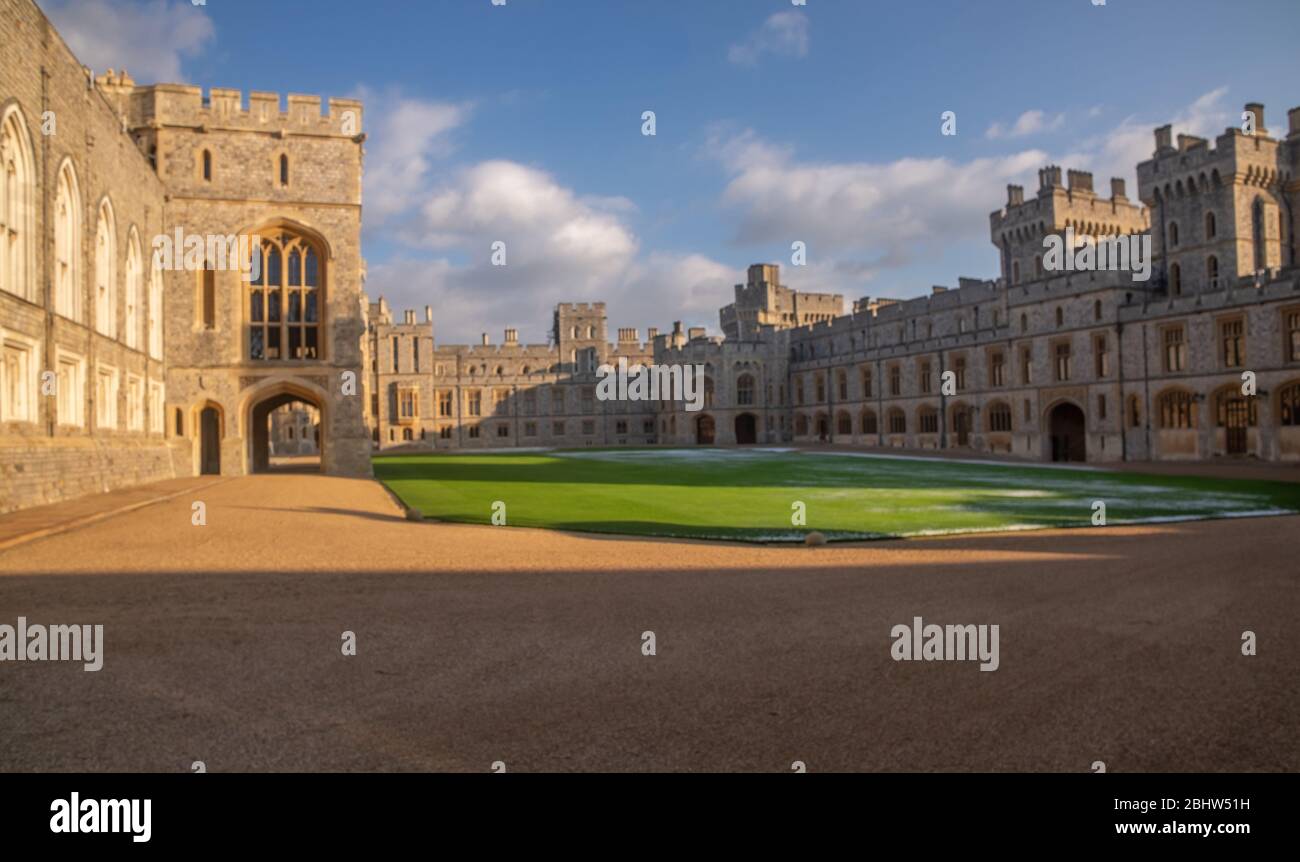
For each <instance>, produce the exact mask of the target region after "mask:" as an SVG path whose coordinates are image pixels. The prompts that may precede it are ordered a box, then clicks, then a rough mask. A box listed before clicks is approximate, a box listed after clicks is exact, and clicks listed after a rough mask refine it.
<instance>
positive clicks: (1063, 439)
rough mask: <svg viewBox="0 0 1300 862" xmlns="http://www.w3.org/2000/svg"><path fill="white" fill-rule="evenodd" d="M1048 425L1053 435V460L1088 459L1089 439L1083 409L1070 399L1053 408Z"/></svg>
mask: <svg viewBox="0 0 1300 862" xmlns="http://www.w3.org/2000/svg"><path fill="white" fill-rule="evenodd" d="M1048 427H1049V428H1050V429H1051V436H1052V460H1053V461H1086V460H1088V448H1087V447H1088V440H1087V435H1086V433H1085V420H1084V417H1083V411H1082V410H1081V409H1079V407H1078V405H1076V404H1071V403H1070V402H1068V401H1065V402H1062V403H1060V404H1058V405H1056V406H1055V407H1053V408H1052V412H1051V414H1050V415H1049V420H1048Z"/></svg>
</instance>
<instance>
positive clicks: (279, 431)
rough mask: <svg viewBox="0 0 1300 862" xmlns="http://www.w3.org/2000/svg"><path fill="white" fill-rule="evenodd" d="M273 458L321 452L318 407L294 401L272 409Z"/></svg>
mask: <svg viewBox="0 0 1300 862" xmlns="http://www.w3.org/2000/svg"><path fill="white" fill-rule="evenodd" d="M270 418H271V442H270V456H271V457H272V458H280V457H295V456H312V455H319V454H320V411H319V410H317V409H316V408H315V407H312V406H311V405H310V404H304V403H302V402H301V401H294V402H291V403H289V404H282V405H280V406H279V407H277V408H275V409H274V410H272V411H271V416H270Z"/></svg>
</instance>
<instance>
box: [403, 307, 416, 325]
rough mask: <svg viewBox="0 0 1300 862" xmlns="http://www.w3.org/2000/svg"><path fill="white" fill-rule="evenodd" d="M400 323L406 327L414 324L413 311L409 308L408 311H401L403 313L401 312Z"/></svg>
mask: <svg viewBox="0 0 1300 862" xmlns="http://www.w3.org/2000/svg"><path fill="white" fill-rule="evenodd" d="M402 321H403V322H404V323H405V324H406V325H407V326H410V325H411V324H412V323H415V311H414V310H413V309H410V308H408V309H406V310H405V311H403V312H402Z"/></svg>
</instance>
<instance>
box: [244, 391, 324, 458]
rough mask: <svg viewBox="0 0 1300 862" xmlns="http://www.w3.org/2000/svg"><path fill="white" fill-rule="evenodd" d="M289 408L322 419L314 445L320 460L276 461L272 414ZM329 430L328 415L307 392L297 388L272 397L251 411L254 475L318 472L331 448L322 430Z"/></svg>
mask: <svg viewBox="0 0 1300 862" xmlns="http://www.w3.org/2000/svg"><path fill="white" fill-rule="evenodd" d="M286 405H293V406H294V409H295V410H298V409H307V410H310V411H312V412H314V413H315V415H316V416H317V417H320V418H319V420H318V421H317V423H316V425H315V427H314V428H313V429H312V431H311V434H312V442H313V443H314V444H315V445H314V448H315V450H316V452H317V455H316V457H314V458H313V457H307V458H291V459H283V458H279V459H273V458H272V446H271V425H272V422H271V414H272V413H273V412H275V411H276V410H277V409H279V408H281V407H284V406H286ZM324 426H325V422H324V414H323V411H322V410H321V405H320V402H319V400H317V399H316V398H315V397H313V396H311V395H309V394H308V393H306V392H305V391H303V390H300V389H297V388H294V389H290V390H284V391H279V392H276V393H274V394H272V395H268V396H267V397H265V398H263V399H262V400H261V401H258V402H257V403H255V404H254V405H253V406H252V407H251V408H249V415H248V429H249V445H250V446H251V451H250V452H249V466H250V469H251V472H254V473H265V472H269V471H273V470H294V471H303V470H306V471H310V472H314V471H318V470H320V469H321V465H322V464H323V463H324V460H325V447H326V446H328V445H329V443H328V441H327V440H326V439H325V435H324V433H322V431H321V429H323V428H324Z"/></svg>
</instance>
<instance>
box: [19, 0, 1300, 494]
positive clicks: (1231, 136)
mask: <svg viewBox="0 0 1300 862" xmlns="http://www.w3.org/2000/svg"><path fill="white" fill-rule="evenodd" d="M0 37H2V38H0V512H3V511H10V510H13V509H17V508H21V507H24V506H31V505H36V504H39V503H46V502H55V501H58V500H63V499H67V498H71V497H75V496H78V495H81V494H87V493H92V492H99V491H106V490H111V489H114V488H118V487H124V486H129V485H133V484H137V483H142V482H147V481H152V480H157V479H163V478H170V477H174V476H188V475H197V474H203V473H212V474H222V475H239V474H244V473H249V472H254V471H258V470H262V469H266V468H268V467H269V466H270V456H271V448H272V447H271V442H272V441H271V435H272V421H273V420H272V419H271V418H270V417H271V416H272V415H273V414H274V413H275V411H277V409H279V408H281V407H283V406H285V405H289V404H295V403H297V404H302V405H305V406H307V407H309V408H310V409H311V410H313V411H316V414H318V416H319V421H318V424H317V425H316V426H315V428H314V429H313V442H317V443H318V449H319V453H320V459H321V463H322V469H324V470H325V471H327V472H330V473H335V474H343V475H356V476H364V475H369V473H370V456H371V453H372V451H374V450H375V449H386V448H389V447H408V448H411V449H415V450H420V449H460V448H497V447H506V446H510V447H516V446H597V445H647V444H671V445H681V444H691V443H698V444H710V443H718V444H749V443H769V444H771V443H801V444H815V443H819V442H826V443H836V444H852V445H857V446H864V447H886V448H897V449H909V450H914V449H943V450H954V451H960V452H973V453H996V454H1003V455H1012V456H1017V457H1023V458H1028V459H1035V460H1037V459H1043V460H1047V459H1056V460H1088V461H1101V462H1105V461H1117V460H1143V459H1193V458H1202V459H1203V458H1215V457H1235V456H1253V457H1255V458H1259V459H1262V460H1269V461H1280V460H1292V461H1294V460H1300V280H1298V276H1300V269H1298V268H1297V265H1296V251H1297V241H1296V237H1295V212H1296V210H1297V207H1298V206H1300V173H1298V172H1297V168H1298V167H1300V165H1298V164H1297V162H1300V109H1293V110H1292V111H1291V112H1290V114H1289V116H1288V124H1287V125H1288V128H1287V132H1286V134H1285V135H1277V136H1275V135H1274V134H1272V133H1271V132H1270V131H1269V130H1268V129H1267V127H1266V125H1265V122H1264V109H1263V106H1261V105H1257V104H1250V105H1247V106H1246V109H1247V112H1248V113H1250V114H1251V115H1252V118H1253V120H1254V124H1253V126H1254V128H1253V130H1252V131H1251V132H1246V131H1243V130H1242V129H1239V128H1229V129H1227V130H1226V131H1225V132H1224V133H1223V134H1222V135H1219V136H1218V137H1217V138H1216V139H1215V140H1214V141H1213V142H1211V141H1207V140H1203V139H1200V138H1195V137H1191V136H1188V135H1180V136H1178V139H1177V141H1175V140H1173V137H1172V134H1171V130H1170V128H1169V127H1168V126H1165V127H1162V128H1160V129H1157V130H1156V132H1155V147H1154V152H1153V154H1152V157H1151V158H1150V159H1148V160H1147V161H1144V162H1143V163H1142V164H1140V165H1139V166H1138V201H1134V200H1131V199H1129V198H1128V196H1127V191H1126V189H1125V186H1124V183H1123V182H1122V181H1119V180H1113V181H1112V182H1111V188H1110V195H1109V197H1101V196H1099V195H1098V194H1097V193H1096V192H1095V190H1094V188H1093V183H1092V177H1091V175H1089V174H1087V173H1084V172H1081V171H1069V172H1067V174H1066V176H1065V182H1063V181H1062V172H1061V170H1060V169H1059V168H1057V167H1047V168H1044V169H1043V170H1042V171H1040V174H1039V188H1038V190H1037V192H1036V193H1035V194H1034V196H1033V198H1032V199H1028V200H1027V199H1026V197H1025V193H1024V190H1023V189H1022V188H1020V187H1018V186H1011V187H1009V188H1008V194H1007V201H1006V204H1005V206H1003V207H1002V208H1000V209H999V210H998V211H997V212H994V213H993V214H992V215H991V217H990V228H991V238H992V241H993V244H994V246H995V247H996V248H997V249H998V251H999V254H1000V258H1001V271H1000V273H999V275H998V277H997V278H995V279H990V280H978V279H961V280H960V282H959V284H958V287H957V288H955V289H951V290H948V289H944V288H935V289H934V290H933V292H932V293H931V294H930V295H928V296H925V297H921V298H918V299H912V300H907V301H893V300H886V299H876V300H872V299H870V298H867V299H861V300H858V301H857V302H855V303H853V305H852V308H851V310H848V311H846V309H845V303H844V298H843V296H842V295H840V294H814V293H807V292H801V291H798V290H795V289H792V288H791V287H789V286H787V285H785V284H783V283H782V280H781V273H780V270H779V268H778V267H777V266H776V265H774V264H757V265H755V266H752V267H750V269H749V273H748V276H747V279H746V281H745V283H744V284H742V285H737V287H736V290H735V298H734V302H733V303H732V304H730V305H728V306H726V307H725V308H723V309H722V310H721V315H720V323H721V329H722V332H723V333H724V335H723V336H721V337H709V336H707V334H706V333H705V331H704V329H703V328H691V329H689V330H683V328H682V327H681V325H680V324H678V325H675V326H674V327H673V328H672V329H671V330H670V331H666V332H658V331H656V330H655V329H650V330H649V331H648V332H647V335H646V338H645V339H644V340H642V339H641V338H640V334H639V332H638V330H636V329H622V330H619V331H618V332H617V333H616V337H615V338H614V340H613V341H611V340H610V338H609V333H608V331H607V324H606V314H605V306H604V304H603V303H598V302H597V303H567V304H561V305H559V306H557V308H556V309H555V312H554V317H553V320H552V322H551V333H550V338H549V339H548V341H547V343H546V344H520V343H519V342H518V338H517V335H516V332H515V330H512V329H511V330H506V332H505V334H504V339H503V340H502V342H501V343H499V344H493V343H491V340H490V339H489V338H488V336H486V335H485V336H483V339H482V343H481V344H476V345H459V346H457V345H442V344H439V343H438V342H437V341H436V340H435V338H434V310H433V309H431V308H426V309H425V313H424V315H423V317H422V319H421V320H418V321H417V319H416V317H417V316H416V314H415V313H414V312H405V313H404V314H403V316H402V317H401V319H400V320H398V319H397V318H395V316H394V314H393V313H392V311H391V310H390V309H389V308H388V306H387V303H386V302H385V301H384V300H383V299H382V298H381V299H380V300H379V301H378V302H374V303H371V302H369V300H368V298H367V297H366V295H365V293H364V292H363V291H362V282H363V279H364V263H363V261H362V258H361V254H360V251H361V250H360V227H361V173H362V156H363V152H362V146H363V143H364V140H365V138H364V135H363V133H362V131H361V130H362V123H361V120H362V106H361V104H360V103H359V102H356V101H353V100H347V99H330V100H329V101H328V103H327V105H325V106H322V104H321V101H320V100H319V99H318V98H316V97H311V96H298V95H290V96H288V97H287V99H285V100H283V101H282V99H281V97H280V96H278V95H277V94H274V93H263V92H252V93H249V94H247V95H244V94H241V93H240V92H238V91H235V90H222V89H212V90H209V91H208V92H207V93H206V95H205V94H204V92H203V91H202V90H200V89H199V88H197V87H191V86H184V85H178V84H154V85H148V86H144V85H137V84H136V83H135V82H134V81H133V80H132V79H131V78H130V77H129V76H128V75H127V74H126V73H125V72H121V73H115V72H112V71H109V72H107V73H105V74H100V75H94V74H92V73H91V72H90V70H88V69H86V68H85V67H84V66H82V65H81V64H80V63H79V62H78V61H77V59H76V58H75V57H74V56H73V54H72V52H71V51H70V50H69V49H68V47H67V45H66V44H65V43H64V42H63V40H62V38H61V37H60V36H59V34H58V33H57V32H56V31H55V30H54V28H53V27H52V26H51V25H50V23H49V21H48V20H47V19H46V18H45V16H44V15H43V14H42V13H41V12H40V10H39V9H38V8H37V7H36V6H35V5H34V4H33V3H32V2H31V0H0ZM322 107H324V110H322ZM1139 201H1140V203H1139ZM1067 231H1069V232H1072V233H1073V234H1074V235H1076V236H1081V237H1093V238H1096V237H1104V236H1109V235H1122V236H1137V237H1144V238H1149V241H1150V243H1151V247H1152V251H1153V253H1154V264H1153V270H1152V277H1151V279H1150V280H1149V281H1134V280H1133V279H1132V277H1131V275H1130V274H1129V273H1127V272H1115V271H1094V272H1088V271H1075V272H1063V271H1057V270H1055V269H1053V268H1051V267H1049V266H1047V265H1046V264H1045V263H1044V260H1045V258H1044V255H1043V251H1044V248H1045V244H1044V243H1045V240H1046V239H1047V238H1049V237H1054V236H1059V235H1063V234H1065V233H1066V232H1067ZM160 239H163V240H166V241H170V242H171V243H172V245H173V246H174V252H175V253H174V254H173V255H172V256H171V258H170V260H168V259H165V258H161V257H160V256H159V255H157V254H155V251H156V249H157V248H158V242H159V240H160ZM191 240H193V241H194V243H196V245H195V246H194V247H191ZM245 249H247V254H245V251H244V250H245ZM620 360H626V362H627V364H628V365H637V364H648V363H657V364H691V365H698V366H701V367H702V368H703V372H704V398H703V400H704V409H703V410H701V411H700V412H690V411H687V410H685V409H684V406H683V404H682V403H681V402H680V401H672V400H664V401H656V402H649V401H641V402H636V401H604V400H601V399H600V398H599V397H597V386H596V384H597V379H598V378H597V372H598V369H599V368H600V367H601V366H603V365H607V364H616V363H618V362H619V361H620ZM1243 375H1245V376H1246V377H1247V378H1249V380H1250V386H1253V388H1249V387H1248V391H1245V392H1243ZM286 427H287V426H286Z"/></svg>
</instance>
